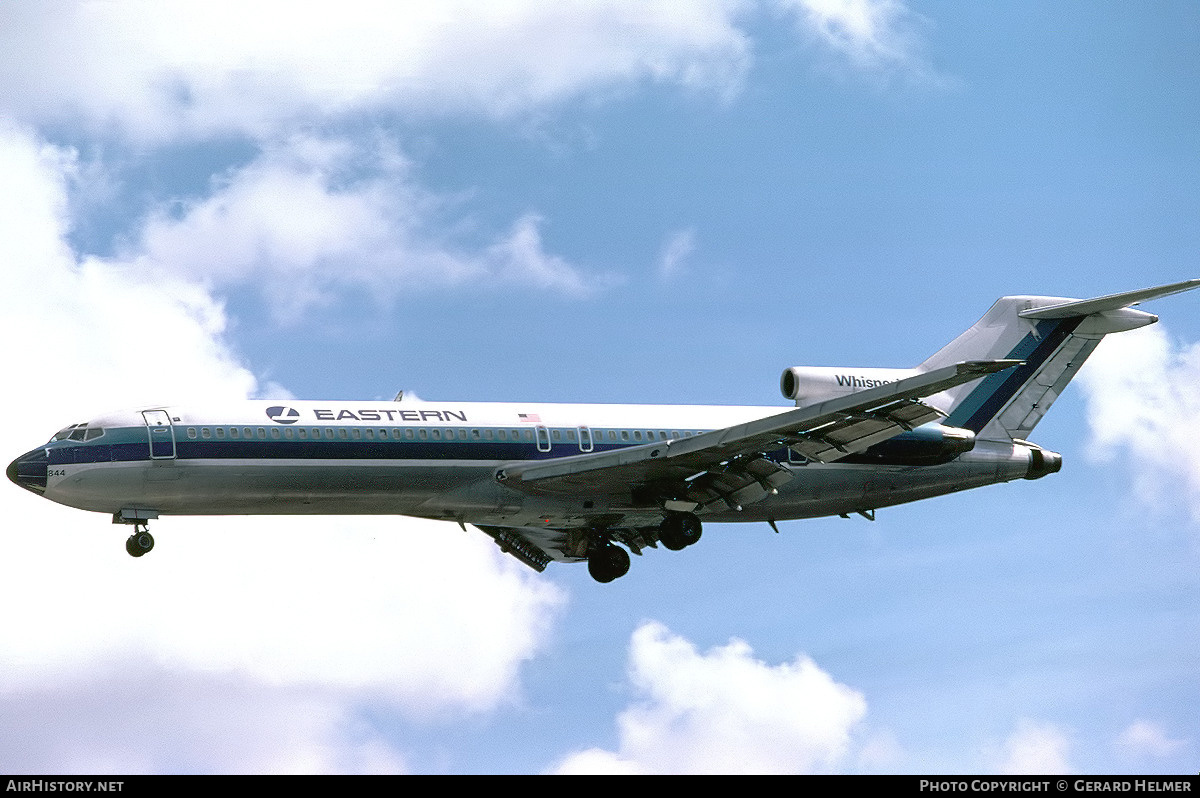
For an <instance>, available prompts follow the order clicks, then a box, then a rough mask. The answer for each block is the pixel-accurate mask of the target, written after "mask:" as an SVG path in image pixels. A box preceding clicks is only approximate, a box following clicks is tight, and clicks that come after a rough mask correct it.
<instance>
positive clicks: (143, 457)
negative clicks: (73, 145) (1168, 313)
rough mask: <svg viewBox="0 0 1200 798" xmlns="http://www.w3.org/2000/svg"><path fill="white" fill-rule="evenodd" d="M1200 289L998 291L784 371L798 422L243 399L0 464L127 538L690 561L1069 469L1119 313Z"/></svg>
mask: <svg viewBox="0 0 1200 798" xmlns="http://www.w3.org/2000/svg"><path fill="white" fill-rule="evenodd" d="M1198 286H1200V279H1197V280H1186V281H1183V282H1178V283H1172V284H1170V285H1164V286H1158V287H1154V288H1147V289H1142V290H1139V291H1129V292H1125V293H1119V294H1112V295H1108V296H1102V297H1098V298H1095V299H1085V300H1080V299H1069V298H1062V297H1048V296H1009V297H1003V298H1001V299H999V300H997V301H996V303H995V304H994V305H993V306H992V308H991V309H990V310H989V311H988V312H987V313H986V314H985V315H984V316H983V318H981V319H980V320H979V321H978V322H977V323H976V324H975V325H973V326H972V327H971V328H970V329H968V330H967V331H966V332H964V333H963V334H962V335H960V336H959V337H957V338H956V339H954V340H953V341H951V342H950V343H949V344H947V345H946V346H945V347H943V348H942V349H941V350H939V351H938V352H937V353H935V354H934V355H933V356H932V357H930V358H928V359H927V360H925V361H924V362H922V363H921V364H919V365H918V366H916V367H915V368H911V369H894V368H891V369H889V368H833V367H811V366H808V367H806V366H796V367H792V368H788V369H786V370H785V371H784V372H783V374H782V377H781V380H780V389H781V391H782V393H783V395H784V397H785V398H787V399H789V400H792V401H793V402H794V405H795V406H794V407H791V408H785V407H777V406H764V407H735V406H692V405H615V404H614V405H602V404H592V405H589V404H536V403H520V402H518V403H465V402H426V401H422V400H420V399H418V398H416V397H414V396H412V395H411V394H405V393H403V392H402V393H401V394H400V395H398V396H397V397H396V399H395V400H394V401H392V402H378V401H341V400H337V401H292V400H286V401H281V400H275V401H269V400H252V401H244V402H238V403H234V404H229V405H226V406H220V407H217V406H214V407H190V406H158V405H155V406H150V407H142V408H137V409H133V410H126V411H121V412H115V413H110V414H108V415H103V416H100V417H98V418H95V419H93V420H91V421H86V422H82V423H77V424H72V425H70V426H68V427H65V428H64V429H62V430H61V431H59V432H58V433H57V434H55V435H54V436H53V438H51V440H50V441H49V442H48V443H46V444H44V445H42V446H39V447H37V448H36V449H33V450H32V451H30V452H28V453H26V454H24V455H22V456H20V457H18V458H17V459H16V460H14V461H13V462H12V463H11V464H10V465H9V466H8V468H7V475H8V478H9V479H10V480H12V481H13V482H14V483H16V484H17V485H19V486H21V487H22V488H26V489H28V490H30V491H32V492H34V493H36V494H38V495H41V496H43V497H45V498H47V499H50V500H52V501H55V502H58V503H59V504H64V505H67V506H69V507H76V508H79V509H82V510H91V511H95V512H102V513H107V514H111V515H112V521H113V523H114V524H124V525H130V526H132V527H133V534H131V535H130V536H129V538H128V539H127V540H126V551H127V552H128V553H129V554H130V555H132V556H134V557H140V556H142V555H144V554H145V553H147V552H149V551H150V550H151V549H152V548H153V547H154V538H153V537H152V536H151V534H150V532H149V522H150V521H151V520H154V519H157V518H160V517H162V516H170V515H204V516H208V515H258V514H387V515H407V516H416V517H421V518H432V519H443V520H448V521H452V522H457V523H458V524H459V525H460V526H462V527H463V529H466V524H468V523H469V524H472V525H473V526H475V527H477V528H478V529H480V530H482V531H483V532H485V533H486V534H487V535H489V536H491V538H492V539H493V540H494V541H495V542H496V543H497V544H498V545H499V546H500V548H501V550H502V551H504V552H505V553H507V554H510V555H512V556H513V557H515V558H516V559H518V560H520V561H521V562H523V563H525V564H526V565H528V566H530V567H531V568H533V569H535V570H537V571H542V570H544V569H545V568H546V567H547V566H548V565H549V564H550V563H551V562H584V561H585V562H587V564H588V570H589V572H590V574H591V576H592V577H593V578H594V579H595V580H596V581H598V582H611V581H612V580H614V579H617V578H618V577H621V576H623V575H625V574H626V573H627V572H628V571H629V567H630V553H631V552H632V553H633V554H638V555H641V554H642V553H643V551H645V550H646V549H648V548H654V549H657V548H658V545H659V544H662V546H663V547H664V548H666V549H668V550H672V551H678V550H680V549H683V548H686V547H688V546H691V545H693V544H695V543H696V542H697V541H698V540H699V539H700V536H701V530H702V524H703V523H706V522H718V523H719V522H733V521H753V522H765V523H768V524H770V525H771V527H772V528H773V529H774V530H775V531H776V532H778V531H779V529H778V527H777V526H776V523H777V522H779V521H785V520H793V519H802V518H814V517H820V516H833V515H840V516H843V517H850V515H851V514H858V515H861V516H863V517H865V518H868V519H870V520H874V517H875V511H876V510H877V509H878V508H881V507H888V506H893V505H897V504H902V503H905V502H912V501H917V500H920V499H925V498H930V497H933V496H940V495H943V494H947V493H952V492H955V491H961V490H967V489H970V488H976V487H981V486H983V485H990V484H994V483H999V482H1008V481H1011V480H1016V479H1040V478H1041V477H1044V476H1046V475H1048V474H1052V473H1055V472H1057V471H1059V470H1060V468H1061V467H1062V456H1061V455H1060V454H1058V453H1057V452H1053V451H1050V450H1048V449H1045V448H1043V447H1041V446H1039V445H1037V444H1036V443H1033V442H1031V441H1030V440H1029V435H1030V433H1031V432H1032V431H1033V428H1034V427H1035V426H1036V425H1037V423H1038V422H1039V421H1040V420H1041V419H1042V417H1043V416H1044V415H1045V413H1046V411H1048V410H1049V409H1050V406H1051V405H1052V404H1053V403H1054V401H1055V400H1056V399H1057V398H1058V396H1059V395H1060V394H1061V393H1062V391H1063V389H1064V388H1065V387H1066V385H1067V383H1068V382H1069V381H1070V380H1071V378H1072V377H1074V376H1075V374H1076V373H1078V371H1079V368H1080V367H1081V366H1082V365H1083V363H1084V361H1085V360H1086V359H1087V357H1088V356H1089V355H1090V354H1091V353H1092V351H1093V350H1094V349H1095V348H1096V346H1097V345H1098V344H1099V342H1100V340H1101V339H1102V338H1103V337H1104V336H1105V335H1107V334H1109V333H1116V332H1122V331H1126V330H1132V329H1136V328H1138V327H1143V326H1145V325H1148V324H1152V323H1154V322H1156V321H1158V317H1157V316H1154V315H1152V314H1150V313H1146V312H1144V311H1141V310H1135V309H1134V308H1133V307H1131V306H1133V305H1136V304H1139V303H1141V302H1143V301H1146V300H1150V299H1156V298H1160V297H1164V296H1168V295H1171V294H1175V293H1179V292H1182V291H1189V290H1191V289H1193V288H1196V287H1198Z"/></svg>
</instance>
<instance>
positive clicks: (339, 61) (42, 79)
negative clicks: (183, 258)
mask: <svg viewBox="0 0 1200 798" xmlns="http://www.w3.org/2000/svg"><path fill="white" fill-rule="evenodd" d="M761 5H773V6H775V7H776V8H779V7H782V8H784V9H786V10H787V12H788V13H789V14H790V15H791V16H793V17H794V18H795V20H796V25H797V27H798V28H799V29H800V31H801V32H802V33H803V34H804V35H807V36H810V37H812V38H814V39H815V40H817V41H818V42H820V43H821V44H822V46H823V47H824V48H825V49H826V50H827V51H829V52H831V53H833V54H835V55H836V56H837V57H838V58H839V59H844V60H845V61H846V62H848V63H849V64H850V65H851V66H853V67H854V68H856V69H860V70H867V71H872V72H878V71H881V70H898V69H899V70H906V71H909V72H916V71H920V70H922V69H923V64H922V62H921V59H920V57H919V55H918V51H919V44H920V37H919V36H918V35H917V34H916V33H915V32H914V31H915V30H916V28H917V27H918V23H919V21H920V18H919V17H917V16H916V15H915V14H913V13H912V12H911V11H909V9H908V8H907V7H906V6H905V4H904V3H902V2H899V0H770V2H769V3H768V2H765V0H764V2H763V3H755V2H752V0H694V1H693V2H689V3H675V2H635V1H634V0H564V2H558V3H544V2H537V0H507V2H496V3H483V4H481V3H474V2H469V0H444V1H443V2H439V3H420V2H385V1H384V0H342V2H338V3H320V2H307V3H294V2H287V0H260V1H259V2H255V3H251V4H246V3H240V2H233V0H169V1H166V0H125V2H120V3H96V2H84V1H83V0H57V1H55V0H50V2H42V3H30V4H21V3H6V4H3V5H2V6H0V48H3V51H4V53H5V58H4V59H3V61H0V107H4V108H5V109H6V110H7V111H8V112H9V113H11V114H14V115H15V116H16V118H18V119H20V120H22V121H24V122H27V123H34V124H41V123H63V122H68V123H71V124H76V123H78V122H80V121H83V122H85V123H87V124H89V125H91V126H92V127H93V128H94V129H97V130H103V131H108V132H112V131H119V132H121V133H123V134H124V135H127V136H129V137H131V138H132V139H134V140H139V141H146V142H163V141H168V140H171V139H175V138H178V137H181V136H182V137H187V138H208V137H211V136H216V135H227V134H230V133H236V134H242V135H248V136H251V137H253V138H258V139H268V138H273V137H277V136H278V135H280V133H281V131H283V130H287V129H295V127H296V126H297V125H298V124H300V123H301V122H302V121H303V120H311V119H313V118H330V117H339V116H342V117H344V116H347V115H351V114H356V113H360V112H375V111H379V110H384V109H395V110H402V111H404V112H405V113H407V114H413V113H416V114H433V115H441V114H447V113H449V114H459V113H468V114H477V115H483V116H486V117H491V118H512V117H516V116H519V115H526V114H529V113H530V112H534V111H537V110H538V109H541V108H545V107H547V106H550V105H553V104H556V103H559V102H562V101H564V100H569V99H573V98H577V97H580V96H583V95H586V94H595V93H602V94H603V93H608V92H612V91H614V90H615V91H620V90H625V89H627V88H628V87H630V86H636V85H637V84H639V83H643V82H647V81H649V82H658V83H665V84H672V85H676V86H680V87H683V88H685V89H687V90H698V91H703V92H706V93H711V94H715V95H717V96H729V95H731V94H733V93H735V92H737V91H738V89H739V87H740V85H741V82H742V80H743V78H744V76H745V74H746V72H747V70H748V69H749V66H750V63H751V60H752V53H751V51H752V43H751V39H750V37H749V35H748V33H747V32H746V31H745V30H744V29H743V28H742V27H741V26H740V25H739V22H740V20H741V18H742V17H743V16H749V15H750V12H752V11H753V10H754V9H756V8H758V7H759V6H761Z"/></svg>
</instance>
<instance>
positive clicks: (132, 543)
mask: <svg viewBox="0 0 1200 798" xmlns="http://www.w3.org/2000/svg"><path fill="white" fill-rule="evenodd" d="M152 548H154V536H153V535H151V534H150V526H149V524H136V525H135V526H134V527H133V534H132V535H130V536H129V539H128V540H126V541H125V551H127V552H129V556H130V557H141V556H142V555H143V554H145V553H146V552H148V551H150V550H151V549H152Z"/></svg>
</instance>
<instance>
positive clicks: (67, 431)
mask: <svg viewBox="0 0 1200 798" xmlns="http://www.w3.org/2000/svg"><path fill="white" fill-rule="evenodd" d="M86 426H87V425H86V424H72V425H71V426H69V427H64V428H63V429H60V430H59V431H58V432H56V433H54V437H53V438H51V439H50V442H51V443H53V442H54V441H65V440H66V439H67V438H70V437H71V433H73V432H74V431H75V430H77V429H79V428H80V427H86Z"/></svg>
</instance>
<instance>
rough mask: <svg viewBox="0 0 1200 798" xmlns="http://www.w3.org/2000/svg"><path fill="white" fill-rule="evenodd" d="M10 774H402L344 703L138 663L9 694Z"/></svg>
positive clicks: (2, 742) (393, 756) (395, 758)
mask: <svg viewBox="0 0 1200 798" xmlns="http://www.w3.org/2000/svg"><path fill="white" fill-rule="evenodd" d="M0 714H3V716H4V719H5V722H4V724H3V725H0V767H3V768H4V769H5V772H7V773H15V772H24V773H64V774H88V773H153V772H189V773H403V772H405V771H406V770H408V765H407V763H406V761H405V759H404V756H403V754H402V753H401V752H399V751H396V750H395V749H394V748H393V747H392V746H391V745H389V744H388V743H387V741H386V740H384V739H383V738H382V737H381V736H380V735H379V734H378V733H377V732H376V731H375V730H373V729H370V728H368V727H366V726H365V724H363V723H362V722H361V721H360V720H357V719H356V718H354V717H353V716H352V714H350V713H349V712H348V711H347V707H346V706H345V705H344V704H343V703H342V702H340V701H337V700H330V699H329V698H328V697H326V696H323V695H321V694H320V693H319V692H318V691H305V690H297V689H264V687H263V685H262V684H260V683H257V682H255V681H253V680H251V679H246V678H241V677H238V676H230V675H222V674H214V673H197V672H188V673H181V672H180V671H179V670H178V669H173V668H170V667H162V666H159V665H157V664H155V663H153V662H146V661H144V660H143V661H137V660H130V661H125V662H121V663H104V664H100V665H99V666H94V667H93V670H92V672H91V673H90V674H89V676H88V678H87V679H86V680H69V681H66V682H57V683H55V684H53V685H42V686H39V687H37V688H34V689H29V690H25V691H20V692H12V691H9V692H5V693H3V694H0Z"/></svg>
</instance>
